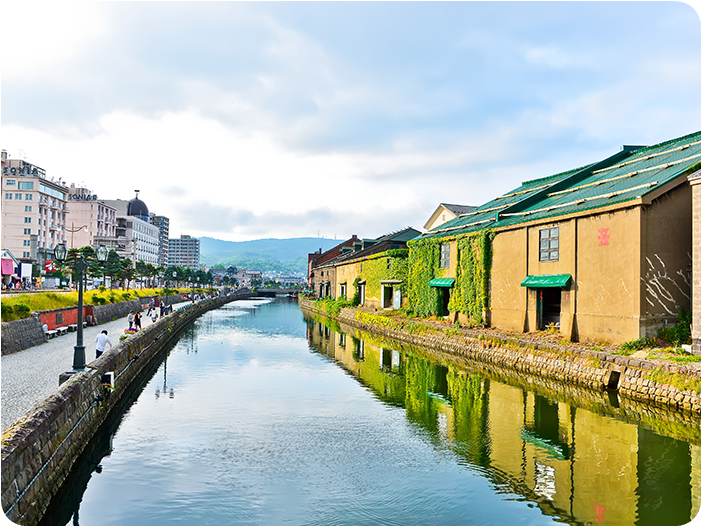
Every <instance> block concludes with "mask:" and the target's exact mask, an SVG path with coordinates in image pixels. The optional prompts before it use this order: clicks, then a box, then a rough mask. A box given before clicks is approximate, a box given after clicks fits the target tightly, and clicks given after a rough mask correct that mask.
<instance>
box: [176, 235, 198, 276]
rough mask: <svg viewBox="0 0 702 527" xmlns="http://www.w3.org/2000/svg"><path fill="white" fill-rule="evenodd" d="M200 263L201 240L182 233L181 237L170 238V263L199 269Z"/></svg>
mask: <svg viewBox="0 0 702 527" xmlns="http://www.w3.org/2000/svg"><path fill="white" fill-rule="evenodd" d="M199 263H200V240H198V239H197V238H193V237H192V236H188V235H186V234H182V235H181V236H180V238H171V239H170V240H168V265H178V266H180V267H189V268H190V269H194V270H196V269H198V265H199Z"/></svg>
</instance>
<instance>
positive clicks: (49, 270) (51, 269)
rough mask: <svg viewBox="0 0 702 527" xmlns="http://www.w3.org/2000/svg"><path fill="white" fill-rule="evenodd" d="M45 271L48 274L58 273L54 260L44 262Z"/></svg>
mask: <svg viewBox="0 0 702 527" xmlns="http://www.w3.org/2000/svg"><path fill="white" fill-rule="evenodd" d="M44 271H46V272H47V273H53V272H54V271H57V269H56V268H55V267H54V261H53V260H46V261H45V262H44Z"/></svg>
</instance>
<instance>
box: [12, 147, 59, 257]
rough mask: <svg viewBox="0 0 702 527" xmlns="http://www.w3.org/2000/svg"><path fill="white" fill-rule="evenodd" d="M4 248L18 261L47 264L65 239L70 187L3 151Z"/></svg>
mask: <svg viewBox="0 0 702 527" xmlns="http://www.w3.org/2000/svg"><path fill="white" fill-rule="evenodd" d="M0 159H1V167H2V241H1V243H2V249H5V250H8V251H10V252H11V253H12V254H13V255H14V256H15V258H17V260H18V261H19V262H22V263H39V264H40V265H43V264H44V261H45V260H47V259H52V258H53V248H54V247H55V246H56V245H57V244H58V243H60V242H66V232H65V227H66V215H67V213H68V205H67V194H68V188H67V187H66V186H65V185H64V184H63V183H62V181H61V180H60V179H59V180H57V181H54V180H53V179H50V178H47V176H46V172H45V171H44V169H42V168H40V167H38V166H36V165H33V164H31V163H28V162H26V161H24V160H21V159H10V158H9V156H8V154H7V152H6V151H5V150H3V151H2V155H1V157H0Z"/></svg>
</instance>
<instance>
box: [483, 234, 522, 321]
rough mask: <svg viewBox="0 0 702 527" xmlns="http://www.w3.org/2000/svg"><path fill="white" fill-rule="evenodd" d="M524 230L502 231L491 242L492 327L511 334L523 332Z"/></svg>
mask: <svg viewBox="0 0 702 527" xmlns="http://www.w3.org/2000/svg"><path fill="white" fill-rule="evenodd" d="M526 234H527V229H518V230H514V231H505V232H501V233H499V234H498V235H497V236H496V237H495V239H494V240H493V245H492V247H493V252H492V254H493V258H492V273H491V276H490V300H491V304H490V306H491V308H492V311H491V314H490V323H491V325H493V326H495V327H498V328H505V329H510V330H513V331H524V330H525V329H526V327H527V326H526V306H527V290H526V288H525V287H521V286H520V285H519V284H521V283H522V280H524V278H525V277H526V275H527V257H526V247H527V236H526Z"/></svg>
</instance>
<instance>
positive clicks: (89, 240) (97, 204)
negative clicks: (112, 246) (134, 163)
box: [66, 184, 117, 248]
mask: <svg viewBox="0 0 702 527" xmlns="http://www.w3.org/2000/svg"><path fill="white" fill-rule="evenodd" d="M67 197H68V209H69V210H68V214H67V216H66V240H67V241H66V246H67V247H68V248H73V247H76V248H80V247H86V246H90V247H95V246H97V245H100V243H96V240H102V239H104V238H115V237H116V236H117V209H116V208H115V207H112V206H110V205H108V204H106V203H105V202H104V201H102V200H99V199H98V197H97V195H96V194H93V193H92V192H91V191H90V190H89V189H87V188H85V187H76V186H75V184H71V186H70V187H69V189H68V194H67ZM103 245H104V243H103Z"/></svg>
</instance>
